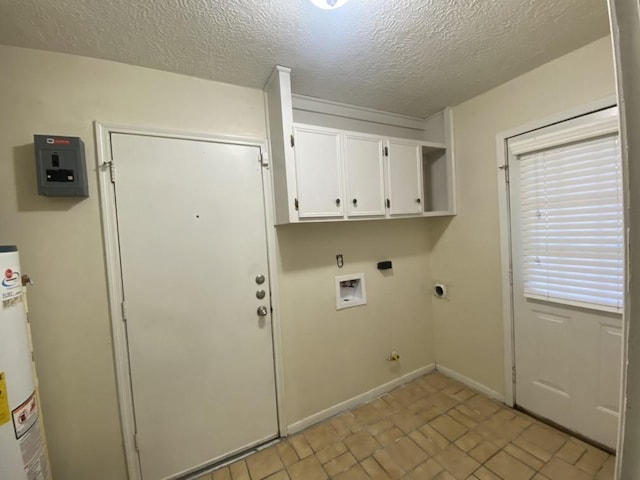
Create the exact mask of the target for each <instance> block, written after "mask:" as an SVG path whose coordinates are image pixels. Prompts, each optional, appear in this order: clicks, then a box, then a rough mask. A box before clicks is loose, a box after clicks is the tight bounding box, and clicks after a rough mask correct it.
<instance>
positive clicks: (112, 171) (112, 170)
mask: <svg viewBox="0 0 640 480" xmlns="http://www.w3.org/2000/svg"><path fill="white" fill-rule="evenodd" d="M103 165H104V166H106V167H108V168H109V173H110V175H111V183H116V165H115V163H113V160H111V161H109V162H104V163H103Z"/></svg>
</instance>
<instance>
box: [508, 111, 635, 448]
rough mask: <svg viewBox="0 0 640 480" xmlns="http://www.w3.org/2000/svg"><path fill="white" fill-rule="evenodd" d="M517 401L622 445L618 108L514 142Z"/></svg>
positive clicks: (605, 441)
mask: <svg viewBox="0 0 640 480" xmlns="http://www.w3.org/2000/svg"><path fill="white" fill-rule="evenodd" d="M508 148H509V170H510V172H509V173H510V174H509V177H510V184H509V191H510V211H511V238H512V267H513V305H514V337H515V338H514V339H515V368H516V377H515V379H516V389H515V393H516V404H517V405H519V406H520V407H522V408H524V409H526V410H529V411H531V412H532V413H535V414H537V415H540V416H542V417H544V418H547V419H549V420H551V421H553V422H555V423H557V424H560V425H562V426H564V427H566V428H568V429H570V430H572V431H575V432H577V433H579V434H581V435H583V436H585V437H587V438H590V439H592V440H594V441H596V442H599V443H601V444H603V445H606V446H608V447H611V448H615V445H616V435H617V423H618V412H619V397H620V381H621V380H620V379H621V377H620V373H621V352H622V315H621V313H620V312H621V311H622V301H623V290H624V288H623V285H624V268H623V265H624V248H623V237H624V234H623V231H624V230H623V229H624V225H623V220H622V181H621V171H620V168H621V165H620V153H619V147H618V133H617V111H616V110H615V109H610V110H607V111H602V112H598V113H595V114H591V115H588V116H584V117H580V118H577V119H573V120H570V121H567V122H563V123H561V124H557V125H554V126H552V127H548V128H545V129H541V130H537V131H535V132H532V133H529V134H526V135H522V136H519V137H514V138H512V139H510V140H509V141H508Z"/></svg>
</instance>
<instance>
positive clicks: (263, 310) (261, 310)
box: [258, 305, 268, 317]
mask: <svg viewBox="0 0 640 480" xmlns="http://www.w3.org/2000/svg"><path fill="white" fill-rule="evenodd" d="M267 313H268V311H267V307H265V306H264V305H261V306H259V307H258V316H259V317H266V316H267Z"/></svg>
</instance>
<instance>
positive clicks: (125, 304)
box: [120, 300, 127, 322]
mask: <svg viewBox="0 0 640 480" xmlns="http://www.w3.org/2000/svg"><path fill="white" fill-rule="evenodd" d="M120 306H121V307H122V321H123V322H126V321H127V302H125V301H124V300H123V301H122V303H121V304H120Z"/></svg>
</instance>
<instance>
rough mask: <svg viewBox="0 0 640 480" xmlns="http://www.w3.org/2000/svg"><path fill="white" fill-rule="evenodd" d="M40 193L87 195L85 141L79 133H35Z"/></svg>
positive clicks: (57, 195) (48, 194)
mask: <svg viewBox="0 0 640 480" xmlns="http://www.w3.org/2000/svg"><path fill="white" fill-rule="evenodd" d="M33 142H34V144H35V150H36V172H37V176H38V194H39V195H44V196H48V197H88V196H89V186H88V184H87V165H86V162H85V157H84V142H83V141H82V140H81V139H80V137H61V136H59V135H34V136H33Z"/></svg>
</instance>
